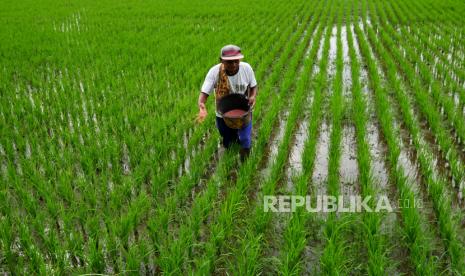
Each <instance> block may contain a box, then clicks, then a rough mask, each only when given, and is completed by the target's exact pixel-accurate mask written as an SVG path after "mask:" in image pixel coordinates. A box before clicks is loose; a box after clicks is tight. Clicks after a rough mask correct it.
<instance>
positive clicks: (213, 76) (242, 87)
mask: <svg viewBox="0 0 465 276" xmlns="http://www.w3.org/2000/svg"><path fill="white" fill-rule="evenodd" d="M220 66H221V63H219V64H217V65H215V66H213V67H212V68H210V71H208V73H207V77H206V78H205V81H204V82H203V85H202V89H201V91H202V92H203V93H205V94H208V95H210V93H211V92H212V91H213V89H214V88H216V85H217V84H218V77H219V73H220ZM228 80H229V88H230V93H237V94H245V93H246V92H247V87H251V88H252V87H255V86H257V80H256V79H255V73H254V71H253V69H252V67H251V66H250V64H248V63H247V62H242V61H241V62H240V63H239V71H238V72H237V73H236V74H235V75H233V76H228ZM216 116H218V117H221V115H220V114H218V111H217V112H216Z"/></svg>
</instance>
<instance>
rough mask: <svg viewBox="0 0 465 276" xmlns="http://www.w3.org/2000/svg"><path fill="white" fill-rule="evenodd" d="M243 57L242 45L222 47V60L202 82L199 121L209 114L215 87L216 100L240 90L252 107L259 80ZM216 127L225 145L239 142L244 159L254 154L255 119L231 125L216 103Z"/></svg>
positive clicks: (242, 158) (227, 146)
mask: <svg viewBox="0 0 465 276" xmlns="http://www.w3.org/2000/svg"><path fill="white" fill-rule="evenodd" d="M242 58H244V56H243V55H242V53H241V48H239V47H238V46H236V45H226V46H224V47H223V48H222V49H221V53H220V63H219V64H217V65H215V66H213V67H212V68H210V70H209V71H208V74H207V77H206V78H205V81H204V83H203V85H202V89H201V92H200V95H199V100H198V105H199V114H198V116H197V121H198V122H203V120H205V117H206V116H207V108H206V105H205V103H206V101H207V98H208V96H209V95H210V93H211V91H213V89H214V90H215V99H216V103H218V100H219V99H220V98H221V97H222V96H225V95H228V94H230V93H238V94H243V95H245V96H246V97H247V99H248V101H249V106H250V108H251V109H252V108H253V106H254V105H255V97H256V95H257V81H256V79H255V73H254V71H253V69H252V67H251V66H250V65H249V64H248V63H246V62H242V61H241V59H242ZM216 127H217V128H218V131H219V132H220V135H221V137H222V138H223V146H224V147H225V148H229V147H230V145H231V144H232V143H233V142H239V144H240V145H241V150H240V155H241V160H245V158H246V157H247V156H248V155H249V154H250V147H251V142H252V141H251V139H252V120H250V122H249V123H248V124H247V125H245V126H244V127H242V128H241V129H232V128H229V127H228V126H227V125H226V123H225V122H224V120H223V118H222V117H221V114H219V112H218V106H216Z"/></svg>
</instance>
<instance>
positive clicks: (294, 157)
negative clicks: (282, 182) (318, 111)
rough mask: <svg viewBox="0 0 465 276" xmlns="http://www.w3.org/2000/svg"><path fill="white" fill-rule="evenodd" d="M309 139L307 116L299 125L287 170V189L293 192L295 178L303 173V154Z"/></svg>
mask: <svg viewBox="0 0 465 276" xmlns="http://www.w3.org/2000/svg"><path fill="white" fill-rule="evenodd" d="M307 137H308V119H307V117H306V116H305V117H304V118H303V120H302V122H301V123H300V124H299V127H298V129H297V132H296V134H295V140H294V143H293V145H292V148H291V152H290V155H289V165H288V166H287V168H286V183H287V185H286V189H287V191H289V192H292V191H293V189H294V181H293V177H294V176H295V175H299V174H300V173H302V154H303V152H304V146H305V141H306V140H307Z"/></svg>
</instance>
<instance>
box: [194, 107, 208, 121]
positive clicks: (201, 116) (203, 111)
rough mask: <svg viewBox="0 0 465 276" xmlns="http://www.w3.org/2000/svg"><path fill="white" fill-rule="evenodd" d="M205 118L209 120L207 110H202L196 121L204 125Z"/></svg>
mask: <svg viewBox="0 0 465 276" xmlns="http://www.w3.org/2000/svg"><path fill="white" fill-rule="evenodd" d="M205 118H207V110H206V109H200V111H199V114H197V118H196V119H195V121H196V122H197V123H199V124H201V123H203V121H205Z"/></svg>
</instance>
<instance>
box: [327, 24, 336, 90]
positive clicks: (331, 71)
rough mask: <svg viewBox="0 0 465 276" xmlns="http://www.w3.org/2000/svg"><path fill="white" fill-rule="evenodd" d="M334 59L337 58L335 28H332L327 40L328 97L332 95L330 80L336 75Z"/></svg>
mask: <svg viewBox="0 0 465 276" xmlns="http://www.w3.org/2000/svg"><path fill="white" fill-rule="evenodd" d="M336 57H337V26H333V27H332V30H331V37H330V38H329V56H328V68H327V72H328V83H329V86H330V89H329V91H328V92H329V93H328V94H329V96H331V95H332V94H333V92H332V90H333V89H331V87H332V81H331V80H332V79H333V78H334V76H335V75H336Z"/></svg>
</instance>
